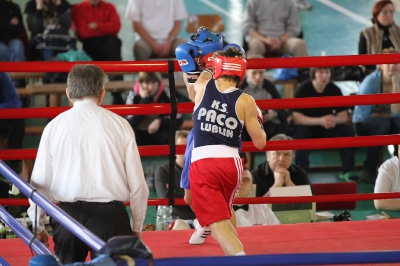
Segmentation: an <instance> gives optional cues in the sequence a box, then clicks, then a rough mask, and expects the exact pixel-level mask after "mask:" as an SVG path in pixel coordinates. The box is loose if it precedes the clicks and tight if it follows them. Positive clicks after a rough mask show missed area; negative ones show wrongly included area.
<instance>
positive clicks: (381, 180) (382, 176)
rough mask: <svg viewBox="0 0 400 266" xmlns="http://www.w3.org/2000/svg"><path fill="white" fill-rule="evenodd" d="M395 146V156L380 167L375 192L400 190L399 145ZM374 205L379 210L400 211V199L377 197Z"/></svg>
mask: <svg viewBox="0 0 400 266" xmlns="http://www.w3.org/2000/svg"><path fill="white" fill-rule="evenodd" d="M394 147H395V152H394V153H395V156H394V157H392V158H390V159H388V160H387V161H385V162H384V163H383V164H382V165H381V167H379V171H378V177H377V178H376V183H375V189H374V192H375V193H386V192H400V161H399V155H400V154H399V145H394ZM374 205H375V208H376V209H377V210H387V211H400V199H376V200H374Z"/></svg>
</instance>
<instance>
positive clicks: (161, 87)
mask: <svg viewBox="0 0 400 266" xmlns="http://www.w3.org/2000/svg"><path fill="white" fill-rule="evenodd" d="M148 103H170V92H169V87H168V86H166V85H165V84H164V82H163V81H162V79H160V76H159V74H158V73H155V72H139V79H138V81H137V82H136V84H135V86H133V89H132V90H131V91H130V92H129V94H128V97H127V100H126V104H148ZM128 120H129V123H130V124H131V126H132V128H133V130H134V131H135V136H136V142H137V144H138V145H161V144H168V141H169V130H170V116H169V115H163V114H161V115H132V116H128ZM182 123H183V117H182V114H178V115H177V121H176V126H177V127H180V126H181V125H182Z"/></svg>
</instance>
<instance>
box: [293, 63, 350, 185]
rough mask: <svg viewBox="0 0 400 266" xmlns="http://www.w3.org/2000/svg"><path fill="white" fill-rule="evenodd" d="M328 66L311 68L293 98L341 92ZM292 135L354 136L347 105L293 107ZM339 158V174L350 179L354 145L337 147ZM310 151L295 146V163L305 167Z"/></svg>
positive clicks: (312, 136)
mask: <svg viewBox="0 0 400 266" xmlns="http://www.w3.org/2000/svg"><path fill="white" fill-rule="evenodd" d="M332 72H333V71H332V69H331V68H311V69H310V80H309V81H305V82H303V83H302V84H300V86H299V88H298V89H297V90H296V92H295V96H294V97H295V98H307V97H326V96H342V95H343V94H342V92H341V90H340V89H339V87H337V86H336V85H335V84H333V82H331V77H332ZM293 121H294V124H295V126H294V133H293V136H294V137H293V138H294V139H309V138H335V137H353V136H354V135H355V133H354V129H353V127H352V126H351V125H350V124H349V123H348V121H349V114H348V111H347V108H346V107H324V108H304V109H294V110H293ZM339 153H340V158H341V161H342V171H343V172H342V174H341V175H340V178H341V179H343V180H345V181H349V180H350V179H356V176H355V174H354V172H353V170H354V165H355V159H354V149H353V148H342V149H340V150H339ZM308 157H309V151H308V150H298V151H297V156H296V164H297V165H298V166H300V167H302V168H303V169H304V170H306V171H308V169H309V166H310V162H309V159H308Z"/></svg>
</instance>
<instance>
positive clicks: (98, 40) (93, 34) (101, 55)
mask: <svg viewBox="0 0 400 266" xmlns="http://www.w3.org/2000/svg"><path fill="white" fill-rule="evenodd" d="M72 18H73V21H74V23H75V27H76V34H77V36H78V39H79V40H80V41H81V42H82V44H83V50H84V51H85V52H86V53H87V54H88V55H89V56H90V57H91V58H92V59H93V60H94V61H121V60H122V58H121V45H122V42H121V40H120V39H119V38H118V36H117V35H118V32H119V30H120V29H121V22H120V18H119V15H118V12H117V10H116V9H115V6H114V5H113V4H112V3H108V2H106V1H103V0H85V1H83V2H82V3H80V4H77V5H75V6H73V8H72ZM122 79H123V77H122V76H110V80H122ZM112 95H113V98H114V100H113V104H124V101H123V99H122V96H121V93H120V92H113V93H112Z"/></svg>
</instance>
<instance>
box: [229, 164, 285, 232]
mask: <svg viewBox="0 0 400 266" xmlns="http://www.w3.org/2000/svg"><path fill="white" fill-rule="evenodd" d="M252 193H253V176H252V175H251V173H250V171H249V170H248V169H243V178H242V181H241V182H240V186H239V189H238V190H237V192H236V196H235V197H236V198H247V197H251V196H252ZM233 209H234V210H235V213H236V226H238V227H240V226H253V225H273V224H280V222H279V220H278V218H276V216H275V214H274V213H273V211H272V210H271V209H270V208H269V207H268V205H267V204H244V205H237V204H235V205H233Z"/></svg>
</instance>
